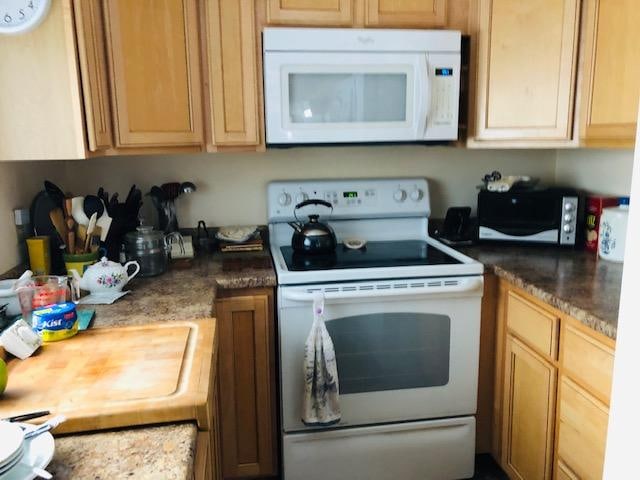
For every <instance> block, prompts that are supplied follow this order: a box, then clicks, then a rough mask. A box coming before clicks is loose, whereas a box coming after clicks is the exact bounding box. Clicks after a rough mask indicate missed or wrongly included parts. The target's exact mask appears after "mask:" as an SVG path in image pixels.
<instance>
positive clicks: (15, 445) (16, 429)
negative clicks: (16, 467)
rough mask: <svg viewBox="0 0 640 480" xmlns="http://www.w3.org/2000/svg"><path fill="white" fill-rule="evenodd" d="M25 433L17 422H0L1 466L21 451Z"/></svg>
mask: <svg viewBox="0 0 640 480" xmlns="http://www.w3.org/2000/svg"><path fill="white" fill-rule="evenodd" d="M23 438H24V433H22V429H21V428H20V426H19V425H18V424H16V423H11V422H0V439H2V442H0V468H1V467H2V466H3V465H4V464H5V463H9V462H11V460H13V457H15V456H16V454H18V452H20V449H21V448H22V442H23Z"/></svg>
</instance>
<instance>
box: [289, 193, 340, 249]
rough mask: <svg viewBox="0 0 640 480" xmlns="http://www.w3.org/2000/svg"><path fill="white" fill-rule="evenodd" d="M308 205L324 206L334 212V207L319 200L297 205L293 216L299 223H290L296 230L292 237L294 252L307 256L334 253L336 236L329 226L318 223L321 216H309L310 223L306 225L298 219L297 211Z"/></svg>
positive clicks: (306, 201)
mask: <svg viewBox="0 0 640 480" xmlns="http://www.w3.org/2000/svg"><path fill="white" fill-rule="evenodd" d="M307 205H322V206H324V207H327V208H330V209H331V210H332V211H333V205H331V204H330V203H329V202H325V201H324V200H319V199H310V200H305V201H304V202H300V203H299V204H297V205H296V206H295V208H294V209H293V215H294V216H295V217H296V220H297V221H296V222H290V223H289V225H291V227H292V228H293V229H294V230H295V231H294V232H293V237H291V247H293V251H294V252H295V253H299V254H305V255H308V254H314V255H315V254H322V253H333V252H334V251H335V250H336V244H337V241H336V234H335V232H334V231H333V229H332V228H331V227H330V226H329V225H327V224H326V223H322V222H320V221H318V218H319V215H309V221H308V222H307V223H305V224H302V222H301V221H300V220H299V219H298V215H297V214H296V211H297V210H298V209H299V208H303V207H306V206H307Z"/></svg>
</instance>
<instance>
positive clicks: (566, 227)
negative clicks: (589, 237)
mask: <svg viewBox="0 0 640 480" xmlns="http://www.w3.org/2000/svg"><path fill="white" fill-rule="evenodd" d="M562 230H564V232H565V233H571V232H573V227H572V226H571V225H565V226H564V227H562Z"/></svg>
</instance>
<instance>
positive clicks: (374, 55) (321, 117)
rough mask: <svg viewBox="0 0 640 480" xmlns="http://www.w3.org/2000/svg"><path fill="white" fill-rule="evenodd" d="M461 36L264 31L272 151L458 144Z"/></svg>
mask: <svg viewBox="0 0 640 480" xmlns="http://www.w3.org/2000/svg"><path fill="white" fill-rule="evenodd" d="M460 45H461V36H460V32H457V31H450V30H363V29H351V28H348V29H338V28H265V29H264V37H263V50H264V94H265V115H266V118H265V124H266V131H267V143H269V144H276V145H277V144H319V143H358V142H366V143H369V142H427V141H448V140H456V139H457V138H458V104H459V100H460Z"/></svg>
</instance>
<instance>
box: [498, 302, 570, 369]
mask: <svg viewBox="0 0 640 480" xmlns="http://www.w3.org/2000/svg"><path fill="white" fill-rule="evenodd" d="M558 322H559V319H558V317H556V316H555V315H553V314H551V313H549V312H547V311H545V310H543V309H541V308H539V307H538V306H537V305H535V304H533V303H531V302H530V301H528V300H526V299H525V298H524V297H522V296H520V295H518V294H517V293H515V292H509V294H508V299H507V327H508V328H509V330H511V332H513V333H514V334H515V335H517V336H518V337H520V339H521V340H524V341H525V342H526V343H527V344H528V345H529V346H531V347H533V348H534V349H536V350H537V351H538V352H539V353H541V354H542V355H545V356H547V357H548V358H551V359H552V360H555V359H556V358H557V352H558Z"/></svg>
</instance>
